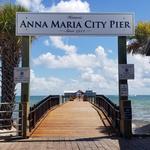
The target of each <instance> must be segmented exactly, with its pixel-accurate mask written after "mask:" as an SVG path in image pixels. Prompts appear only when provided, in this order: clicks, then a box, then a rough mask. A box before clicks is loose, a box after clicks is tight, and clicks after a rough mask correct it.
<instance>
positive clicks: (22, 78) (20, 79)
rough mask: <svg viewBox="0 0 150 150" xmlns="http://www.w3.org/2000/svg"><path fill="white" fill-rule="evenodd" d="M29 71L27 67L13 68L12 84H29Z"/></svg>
mask: <svg viewBox="0 0 150 150" xmlns="http://www.w3.org/2000/svg"><path fill="white" fill-rule="evenodd" d="M29 81H30V69H29V68H28V67H23V68H19V67H15V68H14V82H15V83H29Z"/></svg>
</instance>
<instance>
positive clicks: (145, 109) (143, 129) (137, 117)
mask: <svg viewBox="0 0 150 150" xmlns="http://www.w3.org/2000/svg"><path fill="white" fill-rule="evenodd" d="M107 97H108V98H110V100H112V101H113V102H114V103H115V104H117V105H118V103H119V101H118V96H115V95H108V96H107ZM129 100H131V105H132V132H133V133H135V134H150V95H136V96H129Z"/></svg>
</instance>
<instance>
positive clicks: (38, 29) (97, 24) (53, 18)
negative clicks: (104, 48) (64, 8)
mask: <svg viewBox="0 0 150 150" xmlns="http://www.w3.org/2000/svg"><path fill="white" fill-rule="evenodd" d="M133 16H134V15H133V13H31V12H25V13H24V12H18V13H16V35H18V36H32V35H59V36H63V35H71V36H78V35H111V36H113V35H115V36H116V35H117V36H129V35H134V19H133Z"/></svg>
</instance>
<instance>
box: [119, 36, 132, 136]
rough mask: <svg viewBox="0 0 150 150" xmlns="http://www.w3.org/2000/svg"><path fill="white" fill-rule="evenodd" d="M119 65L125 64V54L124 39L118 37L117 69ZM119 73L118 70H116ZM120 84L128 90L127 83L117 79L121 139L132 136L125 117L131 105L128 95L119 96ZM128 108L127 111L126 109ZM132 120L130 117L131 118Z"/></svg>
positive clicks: (129, 123)
mask: <svg viewBox="0 0 150 150" xmlns="http://www.w3.org/2000/svg"><path fill="white" fill-rule="evenodd" d="M119 64H127V52H126V37H125V36H120V37H118V68H119ZM118 72H119V69H118ZM121 84H126V85H127V88H128V81H127V80H121V79H119V108H120V115H121V116H120V117H121V118H120V133H121V135H122V136H123V137H127V138H129V137H131V135H132V128H131V125H132V121H131V119H129V118H127V117H126V114H127V113H126V112H125V111H126V110H129V109H131V103H130V102H129V101H128V95H126V96H122V95H121V91H120V90H121V88H120V86H121ZM126 108H128V109H126ZM131 118H132V116H131Z"/></svg>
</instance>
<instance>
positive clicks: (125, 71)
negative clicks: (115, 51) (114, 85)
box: [119, 64, 134, 80]
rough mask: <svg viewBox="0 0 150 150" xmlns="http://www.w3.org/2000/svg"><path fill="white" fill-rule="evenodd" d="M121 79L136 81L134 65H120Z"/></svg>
mask: <svg viewBox="0 0 150 150" xmlns="http://www.w3.org/2000/svg"><path fill="white" fill-rule="evenodd" d="M119 79H120V80H126V79H134V64H119Z"/></svg>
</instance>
